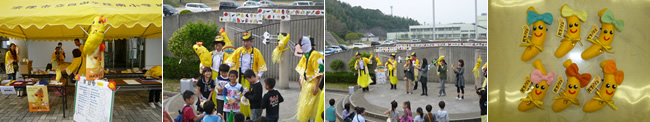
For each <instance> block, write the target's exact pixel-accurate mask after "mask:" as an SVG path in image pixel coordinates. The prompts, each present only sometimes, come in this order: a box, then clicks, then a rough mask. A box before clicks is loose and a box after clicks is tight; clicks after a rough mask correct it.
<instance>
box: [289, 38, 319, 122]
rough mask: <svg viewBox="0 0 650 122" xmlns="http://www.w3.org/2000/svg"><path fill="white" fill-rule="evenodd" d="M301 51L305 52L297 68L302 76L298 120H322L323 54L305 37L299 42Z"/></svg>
mask: <svg viewBox="0 0 650 122" xmlns="http://www.w3.org/2000/svg"><path fill="white" fill-rule="evenodd" d="M299 44H300V46H301V49H302V50H303V51H305V53H304V54H303V56H302V58H301V59H300V62H298V65H297V66H296V72H298V74H299V75H300V82H299V85H300V96H299V97H298V106H299V107H297V108H298V110H297V112H296V113H297V115H296V116H297V119H298V121H300V122H306V121H309V120H315V119H316V118H320V116H318V115H319V113H320V112H319V111H318V109H319V106H322V104H319V102H320V101H322V97H319V96H321V95H322V93H323V92H322V91H323V90H321V88H320V87H319V85H320V82H321V78H322V76H323V72H324V65H323V61H324V59H323V54H320V53H319V52H318V51H316V50H314V49H313V48H312V46H313V45H312V42H311V40H310V39H309V37H306V36H303V37H302V39H301V40H300V42H299Z"/></svg>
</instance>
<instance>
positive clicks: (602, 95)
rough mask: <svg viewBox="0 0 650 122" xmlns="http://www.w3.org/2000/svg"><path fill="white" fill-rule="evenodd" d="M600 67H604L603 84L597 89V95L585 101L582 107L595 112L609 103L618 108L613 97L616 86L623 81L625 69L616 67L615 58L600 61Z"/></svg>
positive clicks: (613, 107) (586, 110) (585, 110)
mask: <svg viewBox="0 0 650 122" xmlns="http://www.w3.org/2000/svg"><path fill="white" fill-rule="evenodd" d="M600 67H602V68H603V74H604V76H603V85H602V86H601V87H600V89H599V90H598V91H596V96H594V98H593V99H591V100H590V101H589V102H587V103H585V106H584V107H583V108H582V111H584V112H595V111H598V110H600V109H602V108H603V107H605V106H606V105H609V106H610V107H612V109H614V110H617V109H618V108H617V107H616V106H614V101H613V100H612V97H614V93H616V88H617V87H619V86H620V85H621V83H623V76H624V74H623V71H622V70H618V69H617V68H616V62H614V60H606V61H603V62H602V63H600Z"/></svg>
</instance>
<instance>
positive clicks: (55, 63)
mask: <svg viewBox="0 0 650 122" xmlns="http://www.w3.org/2000/svg"><path fill="white" fill-rule="evenodd" d="M62 51H63V50H62V49H61V48H60V47H55V48H54V52H53V53H52V60H51V61H52V69H56V68H59V65H60V64H61V63H63V60H65V57H63V53H62Z"/></svg>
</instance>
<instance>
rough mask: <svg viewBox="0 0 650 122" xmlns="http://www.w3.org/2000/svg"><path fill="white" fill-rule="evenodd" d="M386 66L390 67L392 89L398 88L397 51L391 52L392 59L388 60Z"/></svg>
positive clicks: (389, 74)
mask: <svg viewBox="0 0 650 122" xmlns="http://www.w3.org/2000/svg"><path fill="white" fill-rule="evenodd" d="M385 66H386V67H387V68H388V79H389V80H390V89H395V90H397V83H399V80H397V74H395V73H397V67H396V66H397V61H396V60H395V53H393V54H390V59H388V61H386V64H385Z"/></svg>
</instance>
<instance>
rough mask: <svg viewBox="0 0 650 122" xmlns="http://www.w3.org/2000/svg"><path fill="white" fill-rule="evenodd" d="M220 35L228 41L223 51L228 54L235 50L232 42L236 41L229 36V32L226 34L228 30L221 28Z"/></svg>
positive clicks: (224, 40)
mask: <svg viewBox="0 0 650 122" xmlns="http://www.w3.org/2000/svg"><path fill="white" fill-rule="evenodd" d="M219 35H220V36H221V37H222V38H223V42H225V43H226V45H224V46H223V51H224V52H226V53H228V54H231V53H233V52H235V47H233V46H232V43H234V42H233V41H231V40H230V38H228V34H226V30H225V29H224V28H221V29H220V30H219Z"/></svg>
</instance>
